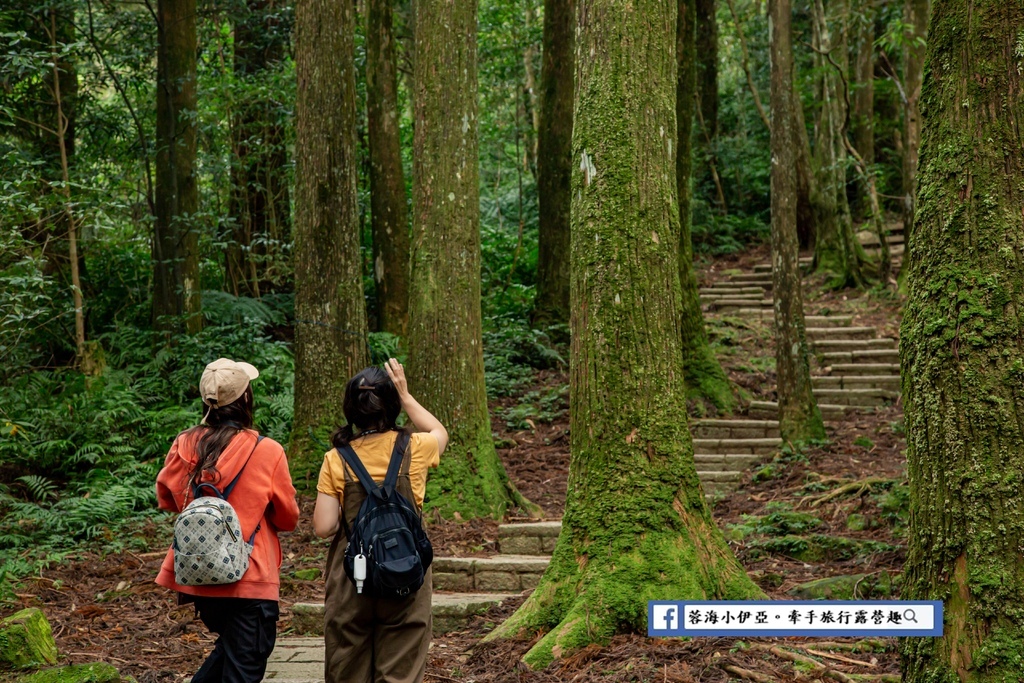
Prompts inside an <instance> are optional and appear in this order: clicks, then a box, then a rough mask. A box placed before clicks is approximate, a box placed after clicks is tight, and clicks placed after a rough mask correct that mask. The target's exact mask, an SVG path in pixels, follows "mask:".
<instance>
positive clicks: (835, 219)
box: [811, 0, 865, 288]
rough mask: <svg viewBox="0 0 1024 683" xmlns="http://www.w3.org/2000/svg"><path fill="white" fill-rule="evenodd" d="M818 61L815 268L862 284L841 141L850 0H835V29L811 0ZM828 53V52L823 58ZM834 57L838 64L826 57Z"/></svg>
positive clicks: (839, 281)
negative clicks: (841, 75) (817, 199)
mask: <svg viewBox="0 0 1024 683" xmlns="http://www.w3.org/2000/svg"><path fill="white" fill-rule="evenodd" d="M811 4H812V12H811V15H812V18H813V24H814V43H815V48H816V52H815V54H816V56H815V64H816V68H817V71H818V73H819V74H820V77H819V79H818V93H817V95H818V97H817V100H818V101H819V102H820V103H821V108H820V110H819V113H818V121H817V125H816V126H815V128H816V131H817V140H816V141H815V146H814V147H815V150H814V151H815V156H816V159H815V165H816V167H817V173H818V175H817V186H818V192H819V198H820V202H819V207H820V209H821V213H820V215H821V221H820V223H819V230H818V234H817V240H816V242H815V247H814V261H815V268H816V270H817V271H818V272H819V273H824V274H826V275H828V276H829V278H830V279H829V286H831V287H834V288H842V287H861V286H863V285H864V284H865V281H864V276H863V274H862V272H861V263H862V261H863V249H862V248H861V247H860V243H859V242H857V238H856V236H855V235H854V231H853V217H852V215H851V212H850V203H849V201H848V200H847V197H846V170H847V157H846V146H845V143H844V141H843V137H844V135H845V134H846V133H845V129H844V126H845V121H846V117H847V110H846V93H845V91H844V89H843V83H842V80H841V78H840V69H841V70H844V71H845V69H846V57H845V55H846V40H845V34H846V21H847V19H846V17H847V14H848V12H849V2H848V1H846V0H840V1H839V2H833V3H831V9H832V10H833V11H832V17H831V18H832V19H833V21H834V22H835V23H836V24H837V30H836V31H835V32H833V31H832V30H831V29H830V28H829V25H828V20H829V16H827V15H826V12H825V6H824V3H823V2H822V0H813V2H812V3H811ZM824 55H828V57H825V56H824ZM829 59H832V60H833V61H834V62H835V64H837V65H838V68H835V67H833V65H832V63H830V62H829V61H828V60H829Z"/></svg>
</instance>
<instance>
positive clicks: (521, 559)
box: [433, 555, 551, 593]
mask: <svg viewBox="0 0 1024 683" xmlns="http://www.w3.org/2000/svg"><path fill="white" fill-rule="evenodd" d="M550 559H551V558H550V557H547V556H544V555H492V556H490V557H435V558H434V564H433V570H434V589H435V590H439V591H456V592H460V593H517V592H519V591H523V590H526V589H528V588H536V587H537V583H538V582H539V581H540V577H541V576H542V575H543V574H544V570H545V569H547V568H548V562H549V561H550Z"/></svg>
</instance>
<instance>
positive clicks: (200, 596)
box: [156, 358, 299, 683]
mask: <svg viewBox="0 0 1024 683" xmlns="http://www.w3.org/2000/svg"><path fill="white" fill-rule="evenodd" d="M258 376H259V372H258V371H257V370H256V368H254V367H253V366H252V365H249V364H248V363H236V362H234V361H231V360H227V359H226V358H221V359H219V360H217V361H214V362H213V363H210V364H209V365H207V366H206V370H205V371H204V372H203V376H202V379H201V380H200V382H199V390H200V393H201V394H202V397H203V403H204V404H205V405H206V407H207V409H206V415H205V417H204V419H203V421H202V423H201V424H199V425H198V426H196V427H193V428H192V429H189V430H187V431H185V432H182V433H181V434H179V435H178V436H177V438H176V439H175V440H174V443H173V444H172V445H171V450H170V452H168V454H167V458H166V460H165V462H164V467H163V469H162V470H160V474H159V475H158V476H157V480H156V495H157V502H158V504H159V506H160V508H161V509H163V510H170V511H172V512H181V510H183V509H184V508H185V506H186V505H188V503H189V502H191V500H192V493H191V492H192V490H193V487H194V486H196V485H197V484H200V483H204V482H206V483H211V484H213V485H214V486H216V487H217V488H218V489H223V488H224V487H225V486H226V485H227V484H228V482H230V481H231V480H232V479H234V478H235V476H236V475H238V474H239V472H241V476H240V477H239V478H238V482H237V485H236V486H235V487H234V489H233V490H232V492H231V495H230V496H229V500H228V502H229V503H231V506H232V507H233V508H234V509H235V512H236V513H237V514H238V521H239V523H240V524H241V528H242V536H243V537H244V538H246V539H248V538H249V537H250V536H251V535H252V534H253V532H254V531H255V532H256V535H255V540H254V542H253V550H252V554H251V555H250V557H249V568H248V570H247V571H246V572H245V574H243V575H242V578H241V579H240V580H239V581H237V582H235V583H230V584H222V585H213V586H181V585H178V584H177V583H176V582H175V577H174V550H173V548H172V549H171V550H168V551H167V556H166V557H165V558H164V562H163V565H162V566H161V567H160V573H159V574H158V575H157V577H156V582H157V583H158V584H160V585H161V586H165V587H167V588H171V589H173V590H176V591H178V594H179V602H181V603H186V602H194V603H195V606H196V612H197V613H198V614H199V616H200V618H202V620H203V623H204V624H206V626H207V627H208V628H209V629H210V630H211V631H213V632H214V633H217V634H218V635H219V637H218V638H217V643H216V645H215V647H214V649H213V652H211V653H210V656H209V657H207V659H206V661H205V662H204V663H203V665H202V667H200V669H199V671H198V672H197V673H196V674H195V675H194V676H193V677H192V681H193V683H212V682H213V681H224V682H225V683H249V682H252V683H258V682H259V681H262V680H263V674H264V673H265V672H266V668H267V658H268V657H270V653H271V651H273V649H274V642H275V639H276V637H277V618H278V604H277V603H278V597H279V589H280V585H281V578H280V570H281V543H280V541H279V540H278V537H277V534H278V532H279V531H292V530H293V529H294V528H295V525H296V523H297V522H298V519H299V507H298V504H297V503H296V502H295V487H294V486H293V485H292V479H291V475H290V474H289V472H288V460H287V459H286V458H285V454H284V449H283V448H282V447H281V445H280V444H278V443H277V442H276V441H274V440H272V439H267V438H264V439H260V438H259V434H258V432H257V431H256V430H254V429H253V427H252V425H253V393H252V387H251V386H250V380H253V379H256V377H258Z"/></svg>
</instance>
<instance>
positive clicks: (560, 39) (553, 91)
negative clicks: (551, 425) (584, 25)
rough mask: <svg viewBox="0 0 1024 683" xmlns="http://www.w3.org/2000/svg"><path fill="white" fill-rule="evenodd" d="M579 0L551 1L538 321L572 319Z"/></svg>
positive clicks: (541, 133)
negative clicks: (575, 39)
mask: <svg viewBox="0 0 1024 683" xmlns="http://www.w3.org/2000/svg"><path fill="white" fill-rule="evenodd" d="M575 7H576V0H545V2H544V38H543V53H542V59H543V61H542V62H541V71H540V128H539V130H538V133H537V146H538V154H537V194H538V200H539V203H540V224H539V245H538V251H539V253H538V257H537V298H536V300H535V302H534V312H533V320H534V323H535V324H552V323H561V324H567V323H568V322H569V210H570V190H569V181H570V177H571V171H572V169H571V167H570V164H571V163H572V160H571V158H570V157H571V154H572V101H573V100H572V98H573V27H574V24H575V21H574V20H575V17H576V10H575Z"/></svg>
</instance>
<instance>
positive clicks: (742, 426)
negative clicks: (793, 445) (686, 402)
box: [690, 418, 779, 439]
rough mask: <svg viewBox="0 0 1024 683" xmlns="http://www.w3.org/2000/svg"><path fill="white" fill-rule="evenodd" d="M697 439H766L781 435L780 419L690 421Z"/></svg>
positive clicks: (692, 431)
mask: <svg viewBox="0 0 1024 683" xmlns="http://www.w3.org/2000/svg"><path fill="white" fill-rule="evenodd" d="M690 433H691V434H692V435H693V437H694V438H696V439H765V438H777V437H778V436H779V421H778V420H720V419H713V418H709V419H704V420H693V421H691V422H690Z"/></svg>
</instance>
